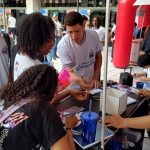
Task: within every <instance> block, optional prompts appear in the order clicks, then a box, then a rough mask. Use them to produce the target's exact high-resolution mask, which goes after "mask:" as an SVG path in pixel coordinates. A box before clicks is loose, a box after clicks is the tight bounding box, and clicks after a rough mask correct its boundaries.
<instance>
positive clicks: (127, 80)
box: [119, 67, 133, 86]
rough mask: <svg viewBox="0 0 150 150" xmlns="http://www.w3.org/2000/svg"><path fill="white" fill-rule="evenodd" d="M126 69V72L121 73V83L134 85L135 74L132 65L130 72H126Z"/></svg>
mask: <svg viewBox="0 0 150 150" xmlns="http://www.w3.org/2000/svg"><path fill="white" fill-rule="evenodd" d="M125 70H126V69H124V72H122V73H121V74H120V79H119V83H120V84H123V85H127V86H132V84H133V76H132V74H131V71H132V67H130V73H129V72H125Z"/></svg>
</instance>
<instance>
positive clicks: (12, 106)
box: [0, 99, 33, 123]
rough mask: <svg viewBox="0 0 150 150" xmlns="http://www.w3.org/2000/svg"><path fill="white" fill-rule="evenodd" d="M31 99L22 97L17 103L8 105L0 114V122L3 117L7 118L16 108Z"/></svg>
mask: <svg viewBox="0 0 150 150" xmlns="http://www.w3.org/2000/svg"><path fill="white" fill-rule="evenodd" d="M31 101H33V100H31V99H23V100H21V101H20V102H18V103H17V104H13V105H11V106H10V107H8V108H7V109H6V110H4V111H3V113H2V114H1V116H0V123H2V122H3V121H4V120H5V119H7V118H8V117H9V116H10V115H11V114H12V113H14V112H15V111H16V110H18V109H19V108H21V107H22V106H23V105H25V104H27V103H29V102H31Z"/></svg>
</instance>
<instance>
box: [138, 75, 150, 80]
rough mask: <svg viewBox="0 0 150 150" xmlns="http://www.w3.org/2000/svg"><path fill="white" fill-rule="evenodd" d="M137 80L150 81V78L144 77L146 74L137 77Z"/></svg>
mask: <svg viewBox="0 0 150 150" xmlns="http://www.w3.org/2000/svg"><path fill="white" fill-rule="evenodd" d="M139 80H141V81H150V78H148V77H146V76H142V77H140V78H139Z"/></svg>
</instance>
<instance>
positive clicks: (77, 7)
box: [77, 0, 79, 12]
mask: <svg viewBox="0 0 150 150" xmlns="http://www.w3.org/2000/svg"><path fill="white" fill-rule="evenodd" d="M77 12H79V0H77Z"/></svg>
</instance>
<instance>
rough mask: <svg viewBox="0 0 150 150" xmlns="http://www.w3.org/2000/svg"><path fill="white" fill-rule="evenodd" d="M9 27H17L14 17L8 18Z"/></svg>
mask: <svg viewBox="0 0 150 150" xmlns="http://www.w3.org/2000/svg"><path fill="white" fill-rule="evenodd" d="M8 22H9V26H8V27H10V28H15V27H16V19H15V18H14V17H12V16H9V18H8Z"/></svg>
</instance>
